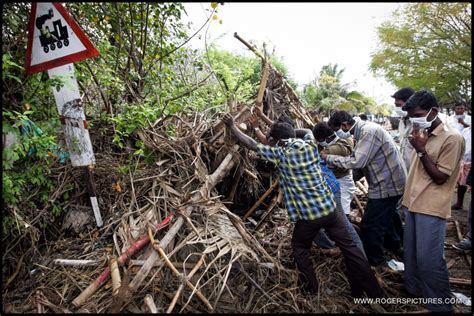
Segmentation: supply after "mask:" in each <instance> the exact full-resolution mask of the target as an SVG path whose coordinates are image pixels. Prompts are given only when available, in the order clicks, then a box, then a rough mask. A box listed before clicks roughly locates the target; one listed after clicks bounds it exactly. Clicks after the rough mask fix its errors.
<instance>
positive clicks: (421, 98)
mask: <svg viewBox="0 0 474 316" xmlns="http://www.w3.org/2000/svg"><path fill="white" fill-rule="evenodd" d="M416 107H420V108H421V109H423V110H429V109H431V108H436V107H438V101H437V100H436V97H435V96H434V94H433V93H431V92H430V91H428V90H421V91H418V92H415V94H414V95H412V96H411V97H410V98H409V99H408V100H407V102H406V103H405V105H404V106H403V107H402V110H403V111H408V110H411V109H414V108H416Z"/></svg>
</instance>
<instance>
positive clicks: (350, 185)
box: [313, 122, 364, 251]
mask: <svg viewBox="0 0 474 316" xmlns="http://www.w3.org/2000/svg"><path fill="white" fill-rule="evenodd" d="M313 136H314V138H315V139H316V141H317V142H318V145H319V146H320V148H321V153H327V154H333V155H339V156H350V154H351V153H352V150H353V149H354V142H353V141H352V139H351V138H347V139H342V138H339V137H338V136H337V135H336V133H334V131H333V130H332V129H331V128H330V127H329V125H328V124H327V123H326V122H319V123H317V124H316V125H315V126H314V127H313ZM331 170H332V171H333V173H334V175H335V176H336V179H337V180H338V181H339V186H340V189H339V190H338V191H337V192H335V193H334V199H335V201H336V209H337V211H339V212H341V213H344V215H345V217H344V222H345V224H346V226H347V228H348V230H349V233H350V234H351V237H352V240H353V241H354V242H355V243H356V245H357V246H358V247H359V248H360V249H361V250H362V251H364V247H363V245H362V241H361V240H360V237H359V235H358V234H357V231H356V230H355V229H354V227H353V226H352V224H351V222H350V221H349V219H348V218H347V216H349V212H350V210H351V201H352V196H353V195H354V192H355V191H356V186H355V184H354V180H353V179H352V170H351V169H344V168H338V167H334V168H331Z"/></svg>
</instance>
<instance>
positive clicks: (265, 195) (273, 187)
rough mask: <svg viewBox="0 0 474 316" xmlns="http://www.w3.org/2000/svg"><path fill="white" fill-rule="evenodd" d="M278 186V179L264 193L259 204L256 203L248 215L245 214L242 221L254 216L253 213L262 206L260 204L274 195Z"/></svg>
mask: <svg viewBox="0 0 474 316" xmlns="http://www.w3.org/2000/svg"><path fill="white" fill-rule="evenodd" d="M277 185H278V179H276V180H275V181H273V183H272V185H271V186H270V188H268V190H267V191H266V192H265V193H263V195H262V196H261V197H260V198H259V199H258V201H257V202H255V204H254V205H253V206H252V207H251V208H250V209H249V210H248V211H247V213H245V215H244V217H243V218H242V220H244V221H245V220H246V219H247V218H249V217H250V215H252V214H253V212H254V211H255V210H256V209H257V207H259V206H260V204H262V202H263V201H264V200H265V198H266V197H267V196H268V195H269V194H270V193H272V191H273V190H274V189H275V188H276V187H277Z"/></svg>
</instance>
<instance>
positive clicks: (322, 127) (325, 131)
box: [313, 122, 334, 138]
mask: <svg viewBox="0 0 474 316" xmlns="http://www.w3.org/2000/svg"><path fill="white" fill-rule="evenodd" d="M332 134H334V131H333V130H332V129H331V128H330V127H329V125H328V123H326V122H319V123H318V124H316V125H314V127H313V136H314V138H327V137H329V136H331V135H332Z"/></svg>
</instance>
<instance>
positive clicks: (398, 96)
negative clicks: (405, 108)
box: [392, 87, 415, 102]
mask: <svg viewBox="0 0 474 316" xmlns="http://www.w3.org/2000/svg"><path fill="white" fill-rule="evenodd" d="M413 94H415V90H413V89H412V88H409V87H406V88H401V89H400V90H398V91H397V92H395V93H394V94H393V95H392V98H394V99H395V100H402V101H403V102H407V100H408V99H409V98H410V97H411V96H412V95H413Z"/></svg>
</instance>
